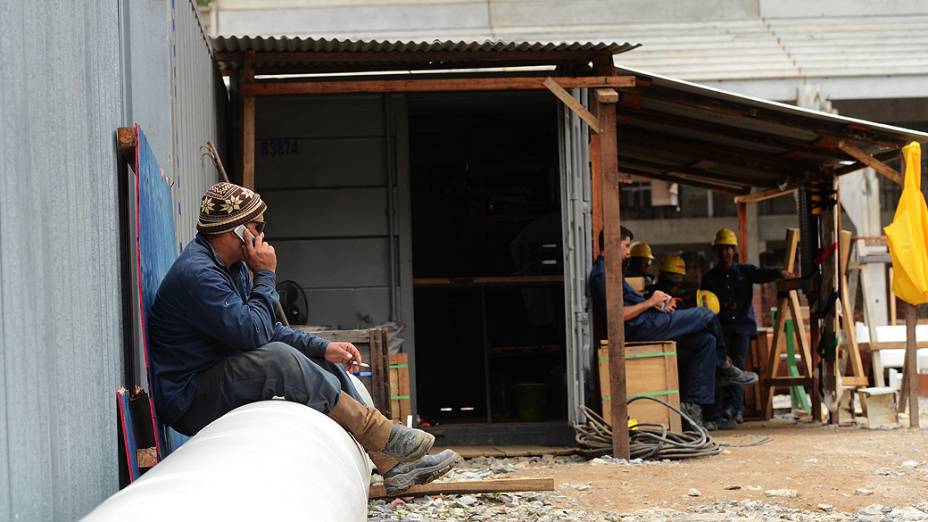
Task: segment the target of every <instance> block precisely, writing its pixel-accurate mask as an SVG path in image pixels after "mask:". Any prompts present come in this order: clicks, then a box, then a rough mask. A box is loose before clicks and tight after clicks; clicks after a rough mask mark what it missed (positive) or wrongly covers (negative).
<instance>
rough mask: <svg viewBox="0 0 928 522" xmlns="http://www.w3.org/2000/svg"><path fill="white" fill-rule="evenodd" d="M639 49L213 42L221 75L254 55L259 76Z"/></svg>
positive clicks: (557, 44) (575, 57) (574, 57)
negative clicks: (249, 54) (247, 55)
mask: <svg viewBox="0 0 928 522" xmlns="http://www.w3.org/2000/svg"><path fill="white" fill-rule="evenodd" d="M636 47H638V44H631V43H616V42H583V41H573V42H566V41H534V42H525V41H522V42H514V41H503V40H483V41H464V40H431V41H414V40H352V39H337V38H333V39H327V38H287V37H280V38H277V37H270V38H265V37H250V36H241V37H240V36H229V37H225V36H220V37H218V38H215V39H214V40H213V49H214V50H215V52H216V53H217V54H216V56H217V59H218V62H219V67H220V68H221V69H224V70H227V69H236V68H238V67H240V65H241V59H242V58H241V57H242V53H244V52H245V51H255V52H256V53H260V54H259V58H258V60H257V67H258V73H261V72H274V73H282V72H287V70H290V71H291V72H316V71H323V70H337V71H345V70H347V69H346V67H348V66H350V67H352V68H354V69H356V70H370V69H372V68H374V66H379V68H381V69H382V68H383V66H397V67H401V68H402V69H403V70H406V69H415V68H422V67H423V66H440V67H449V68H452V67H454V66H455V64H466V65H467V66H472V65H473V64H474V63H479V62H483V61H492V62H494V63H493V65H494V66H495V65H498V64H497V63H496V60H499V59H500V58H502V57H506V61H507V62H512V63H523V62H524V64H536V63H537V64H542V63H550V62H551V61H552V59H554V58H558V61H579V60H586V59H589V58H590V57H592V56H597V55H614V54H619V53H624V52H626V51H630V50H632V49H634V48H636ZM287 53H300V56H290V57H286V56H285V55H286V54H287ZM379 54H382V55H383V56H378V55H379ZM312 55H317V56H312ZM323 55H329V56H330V57H331V55H341V56H342V57H343V58H344V59H343V60H342V61H333V60H332V59H325V60H323V58H324V56H323ZM351 55H356V56H355V57H352V56H351ZM262 69H264V71H262Z"/></svg>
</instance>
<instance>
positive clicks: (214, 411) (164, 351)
mask: <svg viewBox="0 0 928 522" xmlns="http://www.w3.org/2000/svg"><path fill="white" fill-rule="evenodd" d="M266 209H267V205H266V204H265V203H264V202H263V201H262V200H261V196H260V195H258V194H257V193H255V192H253V191H251V190H249V189H247V188H244V187H240V186H238V185H233V184H231V183H217V184H215V185H213V186H212V187H210V189H209V190H207V191H206V194H205V195H204V196H203V199H202V201H201V203H200V217H199V220H198V222H197V230H198V231H199V233H198V234H197V236H196V237H195V238H194V239H193V241H191V242H190V244H188V245H187V247H186V248H185V249H184V251H183V253H181V255H180V257H178V258H177V260H176V261H175V262H174V265H173V266H172V267H171V269H170V271H169V272H168V273H167V275H166V276H165V277H164V280H163V281H162V282H161V286H160V288H158V294H157V296H156V297H155V302H154V304H153V305H152V308H151V312H150V313H149V314H148V318H149V331H150V335H151V362H152V373H153V375H154V380H155V383H154V384H155V386H154V391H155V394H154V396H155V406H156V408H157V411H158V414H159V415H160V416H161V419H162V421H163V422H164V423H165V424H167V425H169V426H171V427H173V428H174V429H176V430H177V431H179V432H181V433H183V434H185V435H193V434H195V433H196V432H197V431H199V430H200V429H201V428H203V427H205V426H206V425H207V424H209V423H210V422H212V421H214V420H216V419H217V418H219V417H221V416H222V415H223V414H225V413H227V412H229V411H231V410H233V409H235V408H237V407H239V406H242V405H244V404H248V403H251V402H256V401H263V400H268V399H271V398H274V397H283V398H284V399H286V400H288V401H293V402H299V403H302V404H305V405H307V406H309V407H310V408H313V409H315V410H318V411H320V412H322V413H325V414H327V415H328V416H329V417H331V418H332V419H333V420H335V421H336V422H337V423H339V424H341V425H342V426H343V427H344V428H345V429H346V430H348V431H349V432H350V433H351V434H352V435H354V437H355V438H356V439H357V440H358V442H359V443H360V444H361V446H362V447H364V449H365V450H366V451H367V453H368V454H369V455H370V457H371V460H373V462H374V464H375V465H376V466H377V469H378V470H379V472H380V473H381V475H383V477H384V487H385V489H386V491H387V492H388V493H399V492H401V491H403V490H406V489H408V488H409V487H411V486H413V485H415V484H424V483H426V482H430V481H432V480H434V479H436V478H438V477H439V476H441V475H443V474H445V473H446V472H448V470H450V469H451V468H452V467H453V466H454V465H455V464H456V463H457V462H459V461H460V456H458V454H456V453H454V452H453V451H450V450H445V451H443V452H441V453H438V454H437V455H429V454H428V452H429V450H430V449H431V448H432V444H433V443H434V442H435V437H433V436H432V435H431V434H429V433H426V432H424V431H421V430H417V429H412V428H407V427H404V426H402V425H399V424H393V423H392V422H390V420H389V419H387V418H385V417H384V416H383V415H381V414H380V412H378V411H377V410H376V409H374V408H370V407H367V406H365V405H364V404H362V403H361V402H360V400H359V397H360V396H359V395H358V392H357V390H355V389H354V387H353V386H352V384H351V381H350V380H349V377H348V374H347V373H346V370H345V367H347V368H348V370H351V371H357V370H358V369H359V368H360V363H361V355H360V353H358V350H357V348H355V347H354V345H352V344H351V343H339V342H330V341H327V340H325V339H322V338H320V337H317V336H314V335H311V334H309V333H306V332H300V331H297V330H293V329H291V328H288V327H286V326H284V325H282V324H281V323H279V322H276V321H275V320H274V311H275V309H276V306H277V305H276V303H277V301H278V299H279V297H278V295H277V291H276V290H275V277H276V276H275V274H274V272H275V270H276V269H277V254H276V253H275V251H274V247H272V246H271V245H270V244H268V243H267V242H265V241H264V228H265V225H266V222H265V220H264V212H265V210H266ZM242 226H243V227H244V229H242V228H241V227H242ZM249 268H250V269H251V270H252V271H253V272H254V278H253V279H254V280H253V281H249V276H248V269H249Z"/></svg>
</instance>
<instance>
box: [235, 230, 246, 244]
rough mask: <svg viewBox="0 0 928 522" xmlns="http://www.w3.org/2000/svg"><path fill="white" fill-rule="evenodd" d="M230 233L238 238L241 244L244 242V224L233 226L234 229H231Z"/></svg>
mask: <svg viewBox="0 0 928 522" xmlns="http://www.w3.org/2000/svg"><path fill="white" fill-rule="evenodd" d="M232 233H233V234H235V236H236V237H237V238H238V239H239V241H241V242H242V244H243V245H244V244H245V225H239V226H237V227H235V229H234V230H232Z"/></svg>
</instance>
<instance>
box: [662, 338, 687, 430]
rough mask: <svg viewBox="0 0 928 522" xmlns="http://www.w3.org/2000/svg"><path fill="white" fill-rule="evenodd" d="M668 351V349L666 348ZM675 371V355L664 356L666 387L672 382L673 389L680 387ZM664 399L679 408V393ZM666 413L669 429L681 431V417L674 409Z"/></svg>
mask: <svg viewBox="0 0 928 522" xmlns="http://www.w3.org/2000/svg"><path fill="white" fill-rule="evenodd" d="M668 351H669V350H668ZM673 351H674V352H676V351H677V343H673ZM679 375H680V374H679V373H678V371H677V357H676V356H674V357H664V382H665V383H667V388H670V387H671V383H673V389H676V390H679V389H680V377H679ZM664 400H665V401H666V402H668V403H670V404H671V405H672V406H675V407H676V408H678V409H679V408H680V394H679V393H677V394H674V395H668V396H667V397H665V398H664ZM667 415H668V416H669V417H670V431H673V432H676V433H682V432H683V419H681V418H680V416H679V415H677V412H675V411H668V412H667Z"/></svg>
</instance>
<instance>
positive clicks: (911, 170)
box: [883, 142, 928, 305]
mask: <svg viewBox="0 0 928 522" xmlns="http://www.w3.org/2000/svg"><path fill="white" fill-rule="evenodd" d="M902 156H903V157H904V158H905V185H904V186H903V188H902V196H901V197H900V198H899V205H898V206H897V207H896V215H895V217H894V218H893V222H892V224H891V225H889V226H888V227H886V228H884V229H883V230H884V231H885V232H886V236H887V237H888V238H889V253H890V254H891V255H892V258H893V274H894V277H893V292H894V293H895V294H896V295H897V296H899V298H900V299H902V300H903V301H905V302H907V303H910V304H913V305H914V304H923V303H928V208H926V207H925V197H924V196H923V195H922V192H921V180H922V172H921V145H919V144H918V143H914V142H913V143H910V144H908V145H906V146H905V147H903V149H902Z"/></svg>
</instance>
